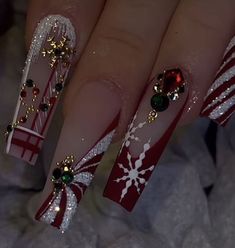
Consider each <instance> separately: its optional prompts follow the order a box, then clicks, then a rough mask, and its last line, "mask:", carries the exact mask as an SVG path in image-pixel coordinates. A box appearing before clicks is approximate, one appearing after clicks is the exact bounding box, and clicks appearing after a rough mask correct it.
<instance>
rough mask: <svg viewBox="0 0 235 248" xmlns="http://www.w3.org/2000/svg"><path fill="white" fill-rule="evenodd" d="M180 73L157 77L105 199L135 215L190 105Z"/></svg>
mask: <svg viewBox="0 0 235 248" xmlns="http://www.w3.org/2000/svg"><path fill="white" fill-rule="evenodd" d="M187 98H188V87H187V82H186V80H185V79H184V75H183V73H182V71H181V70H180V69H171V70H166V71H164V72H163V73H160V74H158V75H157V76H156V77H154V78H153V79H152V80H151V82H150V84H149V86H148V88H147V90H146V93H145V95H144V96H143V99H142V100H141V102H140V105H139V107H138V109H137V112H136V114H135V116H134V118H133V120H132V122H131V124H130V125H129V129H128V132H127V133H126V136H125V139H124V141H123V144H122V147H121V150H120V153H119V155H118V157H117V160H116V162H115V164H114V166H113V169H112V171H111V174H110V176H109V179H108V182H107V185H106V187H105V190H104V196H105V197H107V198H109V199H111V200H113V201H115V202H117V203H118V204H120V205H122V206H123V207H124V208H125V209H127V210H128V211H131V210H132V209H133V208H134V206H135V204H136V202H137V200H138V199H139V197H140V195H141V194H142V192H143V190H144V188H145V186H146V185H147V183H148V180H149V179H150V176H151V175H152V173H153V171H154V169H155V167H156V165H157V163H158V160H159V158H160V156H161V154H162V152H163V151H164V148H165V146H166V145H167V143H168V141H169V139H170V137H171V135H172V133H173V131H174V129H175V127H176V125H177V123H178V121H179V119H180V117H181V115H182V113H183V111H184V108H185V106H186V103H187Z"/></svg>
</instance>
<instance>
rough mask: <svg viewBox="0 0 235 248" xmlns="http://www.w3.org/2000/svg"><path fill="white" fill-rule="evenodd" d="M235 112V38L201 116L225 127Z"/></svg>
mask: <svg viewBox="0 0 235 248" xmlns="http://www.w3.org/2000/svg"><path fill="white" fill-rule="evenodd" d="M234 111H235V37H233V38H232V40H231V41H230V43H229V45H228V47H227V49H226V50H225V53H224V57H223V61H222V64H221V66H220V68H219V70H218V72H217V74H216V77H215V80H214V82H213V83H212V85H211V87H210V89H209V90H208V93H207V96H206V98H205V100H204V103H203V106H202V110H201V116H204V117H209V118H210V119H212V120H214V121H215V122H217V123H218V124H220V125H225V124H226V123H227V121H228V120H229V118H230V117H231V116H232V114H233V113H234Z"/></svg>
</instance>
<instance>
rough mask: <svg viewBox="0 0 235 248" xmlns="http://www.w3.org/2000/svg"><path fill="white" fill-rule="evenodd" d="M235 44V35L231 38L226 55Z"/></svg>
mask: <svg viewBox="0 0 235 248" xmlns="http://www.w3.org/2000/svg"><path fill="white" fill-rule="evenodd" d="M234 46H235V36H234V37H233V38H232V39H231V40H230V42H229V44H228V46H227V48H226V50H225V52H224V56H225V55H226V54H227V53H228V51H229V50H231V49H232V48H233V47H234Z"/></svg>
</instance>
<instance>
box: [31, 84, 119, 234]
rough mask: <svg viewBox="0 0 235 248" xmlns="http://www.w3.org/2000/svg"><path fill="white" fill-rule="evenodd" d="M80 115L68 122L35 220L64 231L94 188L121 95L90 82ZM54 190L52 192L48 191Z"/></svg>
mask: <svg viewBox="0 0 235 248" xmlns="http://www.w3.org/2000/svg"><path fill="white" fill-rule="evenodd" d="M77 99H78V102H77V103H76V105H75V106H74V108H75V109H76V115H75V114H74V112H73V109H71V110H70V111H71V113H73V114H71V115H70V116H68V117H67V118H66V119H65V124H64V127H63V129H62V132H61V136H60V139H59V143H58V146H57V148H56V154H55V159H54V160H55V161H58V162H59V163H57V165H56V166H54V169H53V170H52V172H51V176H50V179H49V181H48V184H47V185H48V186H46V190H45V196H43V199H45V201H43V204H42V205H41V207H40V208H39V210H38V212H37V214H36V216H35V218H36V220H39V221H42V222H45V223H47V224H50V225H52V226H54V227H57V228H58V229H60V230H61V231H62V232H64V231H65V230H66V229H67V228H68V226H69V223H70V222H71V220H72V218H73V215H74V213H75V211H76V208H77V205H78V203H79V202H80V200H81V199H82V197H83V195H84V192H85V190H86V189H87V187H88V186H89V185H90V183H91V181H92V179H93V177H94V173H95V171H96V168H97V166H98V165H99V163H100V161H101V159H102V156H103V154H104V153H105V151H106V150H107V149H108V147H109V145H110V143H111V141H112V138H113V135H114V134H115V129H116V127H117V125H118V121H119V113H120V108H121V103H120V100H119V95H118V96H117V95H116V93H114V92H111V91H110V89H109V87H108V86H106V84H100V83H89V84H87V85H85V87H84V88H83V89H82V90H81V93H79V95H78V97H77ZM65 144H66V145H65ZM47 188H50V189H51V190H47Z"/></svg>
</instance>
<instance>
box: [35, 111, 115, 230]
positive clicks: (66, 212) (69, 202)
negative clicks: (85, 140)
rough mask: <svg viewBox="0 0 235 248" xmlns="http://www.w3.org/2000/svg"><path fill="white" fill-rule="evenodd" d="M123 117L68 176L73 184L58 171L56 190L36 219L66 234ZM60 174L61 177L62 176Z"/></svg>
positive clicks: (75, 163) (71, 166) (55, 181)
mask: <svg viewBox="0 0 235 248" xmlns="http://www.w3.org/2000/svg"><path fill="white" fill-rule="evenodd" d="M118 121H119V114H118V115H117V116H116V118H115V119H114V120H113V122H112V123H111V124H110V126H109V127H108V128H107V129H106V130H105V132H104V133H103V134H102V136H101V137H100V138H99V140H98V141H97V142H96V144H95V145H94V146H93V147H92V148H91V149H90V150H89V151H88V152H87V153H86V155H85V156H83V157H82V158H81V159H80V160H79V161H74V162H73V163H71V164H70V165H69V166H70V168H69V170H68V168H66V170H65V171H66V172H67V171H70V173H71V174H70V176H71V180H69V181H68V180H67V182H66V181H64V180H63V179H62V180H61V178H62V176H61V175H63V174H60V173H64V172H61V171H59V173H57V170H58V169H59V170H61V167H57V168H56V169H55V170H54V172H53V175H54V180H53V181H54V188H53V190H52V192H51V193H50V194H49V196H48V198H47V199H46V200H45V201H44V203H43V204H42V206H41V207H40V209H39V210H38V212H37V214H36V216H35V219H36V220H39V221H42V222H45V223H47V224H50V225H52V226H54V227H56V228H58V229H60V230H61V231H62V232H64V231H65V230H66V229H67V228H68V226H69V224H70V221H71V220H72V217H73V215H74V214H75V211H76V208H77V205H78V204H79V202H80V200H81V198H82V197H83V194H84V193H85V190H86V189H87V187H88V186H89V185H90V183H91V181H92V179H93V177H94V174H95V171H96V168H97V166H98V164H99V163H100V161H101V159H102V157H103V155H104V152H105V151H106V150H107V148H108V146H109V145H110V143H111V141H112V137H113V135H114V133H115V129H116V127H117V125H118ZM58 174H59V175H58Z"/></svg>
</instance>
